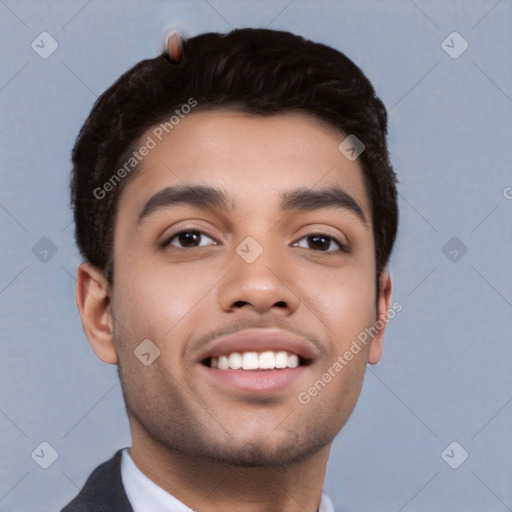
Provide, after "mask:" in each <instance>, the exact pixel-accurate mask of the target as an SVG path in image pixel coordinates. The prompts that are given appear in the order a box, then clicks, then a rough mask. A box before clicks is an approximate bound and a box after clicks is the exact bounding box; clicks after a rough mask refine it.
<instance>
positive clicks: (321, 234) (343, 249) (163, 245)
mask: <svg viewBox="0 0 512 512" xmlns="http://www.w3.org/2000/svg"><path fill="white" fill-rule="evenodd" d="M182 233H197V234H200V235H205V236H206V237H208V238H210V239H212V240H213V237H211V236H209V235H208V234H207V233H205V232H204V231H200V230H198V229H182V230H181V231H177V232H176V233H174V234H172V235H170V236H169V238H167V239H166V240H164V241H163V242H162V243H161V244H160V247H161V248H162V249H165V248H166V247H168V246H170V245H171V242H172V241H173V240H174V239H175V238H176V237H178V236H179V235H180V234H182ZM311 236H317V237H322V238H328V239H331V241H334V242H335V243H336V244H338V246H339V247H340V249H339V250H338V251H315V252H321V253H332V252H344V253H349V252H350V249H349V247H348V246H347V245H346V244H344V243H343V242H342V241H341V240H340V239H339V238H337V237H335V236H334V235H332V234H331V233H328V232H323V231H314V232H312V233H310V234H308V235H304V236H303V237H302V238H299V240H298V241H300V240H302V239H304V238H308V237H311ZM298 241H297V242H294V247H295V246H296V245H295V244H297V243H298ZM215 245H217V244H215ZM329 245H330V244H329ZM172 247H173V248H174V249H178V250H180V249H181V250H184V251H188V250H190V249H198V248H199V247H176V246H172ZM310 250H312V251H314V249H310Z"/></svg>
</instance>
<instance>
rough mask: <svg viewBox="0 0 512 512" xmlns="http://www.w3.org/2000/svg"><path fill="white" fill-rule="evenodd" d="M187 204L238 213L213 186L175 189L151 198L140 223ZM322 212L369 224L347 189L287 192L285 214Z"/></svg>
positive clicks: (222, 193) (282, 208) (231, 201)
mask: <svg viewBox="0 0 512 512" xmlns="http://www.w3.org/2000/svg"><path fill="white" fill-rule="evenodd" d="M180 204H185V205H189V206H195V207H198V208H201V209H204V210H214V209H217V210H222V211H224V212H231V211H233V210H234V209H235V202H234V201H233V199H232V198H230V196H229V195H228V194H227V193H226V192H224V191H223V190H221V189H217V188H214V187H211V186H209V185H192V184H191V185H174V186H171V187H166V188H164V189H163V190H160V191H159V192H157V193H156V194H154V195H153V196H151V197H150V198H149V200H148V201H147V202H146V204H145V205H144V207H143V208H142V210H141V212H140V213H139V216H138V220H137V222H138V223H140V222H141V221H142V220H143V219H144V218H146V217H148V216H150V215H151V214H153V213H155V212H157V211H159V210H163V209H169V208H172V207H174V206H177V205H180ZM321 208H336V209H340V210H346V211H349V212H352V213H355V214H356V216H357V217H358V218H359V219H360V220H361V221H362V222H363V223H366V219H365V216H364V213H363V210H362V208H361V207H360V206H359V204H358V203H357V201H356V200H355V199H354V198H353V197H352V196H350V195H349V194H347V193H346V192H345V191H344V190H343V189H341V188H338V187H330V188H324V189H317V190H312V189H308V188H299V189H296V190H291V191H288V192H284V193H283V194H282V195H281V210H283V211H292V210H298V211H313V210H318V209H321Z"/></svg>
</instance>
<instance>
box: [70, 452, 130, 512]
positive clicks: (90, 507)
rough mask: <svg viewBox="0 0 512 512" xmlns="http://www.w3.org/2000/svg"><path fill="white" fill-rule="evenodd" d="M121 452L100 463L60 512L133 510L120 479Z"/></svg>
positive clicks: (119, 511) (120, 511) (125, 511)
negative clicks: (74, 496)
mask: <svg viewBox="0 0 512 512" xmlns="http://www.w3.org/2000/svg"><path fill="white" fill-rule="evenodd" d="M121 452H122V450H118V451H117V452H116V453H115V455H114V456H113V457H112V458H111V459H109V460H107V461H106V462H103V463H102V464H100V465H99V466H98V467H97V468H96V469H95V470H94V471H93V472H92V473H91V474H90V476H89V478H88V479H87V481H86V482H85V485H84V486H83V488H82V490H81V491H80V493H79V494H78V495H77V496H76V498H74V499H73V501H71V502H70V503H69V504H68V505H66V506H65V507H64V508H63V509H62V510H61V512H133V509H132V507H131V505H130V502H129V501H128V497H127V496H126V493H125V490H124V487H123V481H122V479H121V456H122V453H121Z"/></svg>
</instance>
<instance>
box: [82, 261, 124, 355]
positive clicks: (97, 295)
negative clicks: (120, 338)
mask: <svg viewBox="0 0 512 512" xmlns="http://www.w3.org/2000/svg"><path fill="white" fill-rule="evenodd" d="M110 293H111V291H110V286H109V284H108V281H107V279H106V277H105V276H104V275H103V273H102V272H101V271H100V270H99V269H97V268H96V267H94V266H93V265H91V264H89V263H83V264H82V265H80V266H79V267H78V271H77V284H76V304H77V306H78V311H79V312H80V318H81V319H82V327H83V329H84V333H85V335H86V336H87V339H88V340H89V344H90V345H91V347H92V349H93V351H94V353H95V354H96V356H98V358H99V359H101V360H102V361H104V362H105V363H108V364H117V353H116V351H115V348H114V338H113V321H112V314H111V311H110Z"/></svg>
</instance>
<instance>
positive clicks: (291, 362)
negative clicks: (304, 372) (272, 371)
mask: <svg viewBox="0 0 512 512" xmlns="http://www.w3.org/2000/svg"><path fill="white" fill-rule="evenodd" d="M287 366H288V368H297V366H299V356H298V355H297V354H290V355H289V356H288V364H287Z"/></svg>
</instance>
